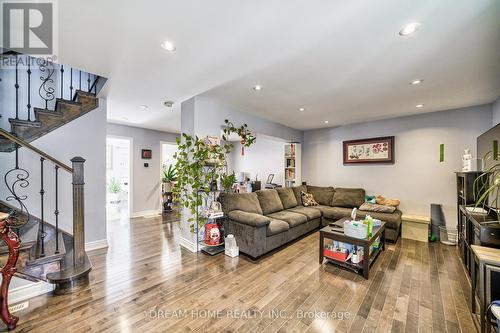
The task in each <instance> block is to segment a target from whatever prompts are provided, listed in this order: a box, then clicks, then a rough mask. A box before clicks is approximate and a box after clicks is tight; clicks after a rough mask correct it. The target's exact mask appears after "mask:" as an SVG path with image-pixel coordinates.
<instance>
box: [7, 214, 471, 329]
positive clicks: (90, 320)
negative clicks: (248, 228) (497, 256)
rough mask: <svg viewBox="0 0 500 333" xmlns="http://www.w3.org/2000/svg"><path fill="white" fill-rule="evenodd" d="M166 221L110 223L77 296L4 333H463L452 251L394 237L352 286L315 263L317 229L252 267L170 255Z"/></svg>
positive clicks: (172, 244)
mask: <svg viewBox="0 0 500 333" xmlns="http://www.w3.org/2000/svg"><path fill="white" fill-rule="evenodd" d="M166 221H168V219H166ZM166 221H162V219H161V218H148V219H133V220H131V221H130V223H129V222H128V220H125V221H123V220H122V221H114V222H113V223H111V224H110V225H109V227H108V228H109V234H110V235H109V238H110V239H109V242H110V247H109V248H108V249H102V250H96V251H93V252H90V258H91V260H92V262H93V264H94V268H93V270H92V272H91V274H90V285H89V287H88V288H86V289H85V290H83V291H81V292H79V293H78V294H73V295H66V296H51V295H44V296H39V297H36V298H34V299H32V300H30V307H29V308H28V309H27V310H24V311H21V312H18V313H16V315H19V316H20V321H19V322H20V324H19V326H18V329H17V330H16V331H19V332H28V331H33V332H65V331H71V332H89V331H93V332H94V331H95V332H153V331H154V332H178V331H196V332H334V331H335V332H475V327H474V324H473V323H472V317H471V315H470V312H469V310H468V307H467V304H468V297H469V294H468V293H469V292H468V290H469V286H468V282H467V279H466V276H465V273H464V271H463V269H462V266H461V264H460V262H459V259H458V256H457V254H456V252H455V249H454V248H453V247H446V246H441V245H440V244H430V245H427V244H425V243H420V242H415V241H409V240H400V241H399V242H398V243H397V245H389V246H388V248H387V250H386V251H385V252H384V253H382V254H381V256H380V258H379V259H378V261H377V262H376V263H375V266H374V268H373V270H372V271H371V272H370V280H364V279H363V278H362V277H361V276H357V275H355V274H354V273H351V272H347V271H344V270H341V269H339V268H336V267H335V266H333V265H330V264H328V265H323V266H320V265H319V264H318V258H317V256H318V253H317V252H318V251H317V250H318V249H317V246H318V239H319V237H318V233H317V232H315V233H313V234H311V235H309V236H307V237H305V238H303V239H301V240H299V241H297V242H296V243H294V244H292V245H290V246H288V247H286V248H285V249H283V250H281V251H278V252H276V253H274V254H272V255H270V256H268V257H265V258H263V259H261V260H260V261H258V262H252V261H251V260H249V259H248V258H246V257H244V256H240V257H238V258H229V257H226V256H224V255H223V254H221V255H218V256H215V257H210V256H207V255H205V254H201V253H200V254H193V253H190V252H188V251H186V250H184V249H181V248H180V247H179V245H178V242H177V240H178V239H177V237H178V235H179V233H180V230H179V224H178V222H166ZM184 311H185V312H184ZM340 316H344V318H339V317H340Z"/></svg>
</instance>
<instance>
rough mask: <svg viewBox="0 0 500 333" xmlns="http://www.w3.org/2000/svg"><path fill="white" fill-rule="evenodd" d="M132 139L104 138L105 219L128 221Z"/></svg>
mask: <svg viewBox="0 0 500 333" xmlns="http://www.w3.org/2000/svg"><path fill="white" fill-rule="evenodd" d="M131 148H132V139H131V138H124V137H113V136H108V137H106V219H107V220H108V221H113V220H121V221H128V218H129V216H130V211H131V198H130V193H131V185H130V184H131V181H132V179H131V178H132V173H131V170H132V165H131V156H132V155H131Z"/></svg>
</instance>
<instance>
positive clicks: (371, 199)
mask: <svg viewBox="0 0 500 333" xmlns="http://www.w3.org/2000/svg"><path fill="white" fill-rule="evenodd" d="M365 202H368V203H371V204H374V203H377V200H376V199H375V196H374V195H365Z"/></svg>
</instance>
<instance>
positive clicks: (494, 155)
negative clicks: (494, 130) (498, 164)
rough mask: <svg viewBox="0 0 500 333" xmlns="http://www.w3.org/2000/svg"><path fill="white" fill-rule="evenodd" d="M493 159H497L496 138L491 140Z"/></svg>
mask: <svg viewBox="0 0 500 333" xmlns="http://www.w3.org/2000/svg"><path fill="white" fill-rule="evenodd" d="M493 159H494V160H495V161H498V140H493Z"/></svg>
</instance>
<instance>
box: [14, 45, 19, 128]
mask: <svg viewBox="0 0 500 333" xmlns="http://www.w3.org/2000/svg"><path fill="white" fill-rule="evenodd" d="M18 64H19V61H18V59H17V54H16V83H15V84H14V88H16V119H19V70H18Z"/></svg>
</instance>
